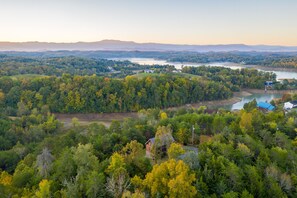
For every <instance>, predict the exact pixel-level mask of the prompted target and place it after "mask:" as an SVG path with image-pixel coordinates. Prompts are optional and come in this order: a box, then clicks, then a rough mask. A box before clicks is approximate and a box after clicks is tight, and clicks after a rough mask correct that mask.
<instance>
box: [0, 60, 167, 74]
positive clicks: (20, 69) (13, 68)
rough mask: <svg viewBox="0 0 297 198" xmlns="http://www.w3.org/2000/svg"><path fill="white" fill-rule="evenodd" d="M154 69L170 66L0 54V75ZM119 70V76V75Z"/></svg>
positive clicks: (98, 72)
mask: <svg viewBox="0 0 297 198" xmlns="http://www.w3.org/2000/svg"><path fill="white" fill-rule="evenodd" d="M145 69H156V70H159V71H160V70H161V71H162V70H164V71H166V70H168V69H172V66H169V65H168V66H163V65H162V66H160V65H152V66H150V65H138V64H135V63H131V62H129V61H116V60H108V59H94V58H87V57H79V56H62V57H43V56H38V57H25V56H10V55H7V54H3V55H0V76H14V75H24V74H38V75H46V76H62V74H63V73H67V74H70V75H82V76H84V75H88V76H90V75H93V74H96V75H101V76H107V75H108V74H110V76H111V77H123V76H126V75H131V74H133V71H139V70H142V71H143V70H145ZM121 73H122V75H121Z"/></svg>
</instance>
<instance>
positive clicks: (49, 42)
mask: <svg viewBox="0 0 297 198" xmlns="http://www.w3.org/2000/svg"><path fill="white" fill-rule="evenodd" d="M102 41H117V42H130V43H135V44H161V45H186V46H218V45H245V46H278V47H297V45H285V44H284V45H283V44H246V43H225V44H222V43H217V44H179V43H162V42H137V41H131V40H118V39H102V40H97V41H69V42H64V41H61V42H57V41H0V44H1V43H48V44H77V43H96V42H102Z"/></svg>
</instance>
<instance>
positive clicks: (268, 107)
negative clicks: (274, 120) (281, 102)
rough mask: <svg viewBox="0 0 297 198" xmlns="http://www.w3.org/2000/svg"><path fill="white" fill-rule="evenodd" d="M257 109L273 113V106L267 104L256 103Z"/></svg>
mask: <svg viewBox="0 0 297 198" xmlns="http://www.w3.org/2000/svg"><path fill="white" fill-rule="evenodd" d="M257 107H258V108H259V109H260V110H264V111H273V110H274V109H275V106H273V105H272V104H270V103H267V102H259V103H257Z"/></svg>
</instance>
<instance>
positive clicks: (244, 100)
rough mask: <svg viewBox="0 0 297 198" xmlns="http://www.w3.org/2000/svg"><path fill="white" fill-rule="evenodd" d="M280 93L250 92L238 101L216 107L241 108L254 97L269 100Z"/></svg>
mask: <svg viewBox="0 0 297 198" xmlns="http://www.w3.org/2000/svg"><path fill="white" fill-rule="evenodd" d="M281 97H282V94H268V93H265V94H252V95H250V96H244V97H242V99H241V101H240V102H237V103H235V104H233V105H224V106H217V107H222V108H225V109H228V110H240V109H242V108H243V105H244V104H245V103H248V102H250V101H252V100H254V99H256V101H257V102H268V103H269V102H270V101H271V100H273V99H274V98H281Z"/></svg>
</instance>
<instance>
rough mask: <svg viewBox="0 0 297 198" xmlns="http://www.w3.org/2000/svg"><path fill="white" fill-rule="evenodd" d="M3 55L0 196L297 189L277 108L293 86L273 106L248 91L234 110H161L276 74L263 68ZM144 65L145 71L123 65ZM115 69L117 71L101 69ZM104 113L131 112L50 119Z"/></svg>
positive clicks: (284, 121)
mask: <svg viewBox="0 0 297 198" xmlns="http://www.w3.org/2000/svg"><path fill="white" fill-rule="evenodd" d="M0 60H2V62H0V66H1V67H0V73H1V77H0V197H4V198H6V197H7V198H10V197H13V198H31V197H34V198H51V197H54V198H60V197H63V198H73V197H74V198H76V197H77V198H85V197H87V198H96V197H114V198H145V197H152V198H157V197H173V198H175V197H179V198H183V197H184V198H191V197H211V198H215V197H222V198H252V197H277V198H278V197H296V196H297V168H296V167H297V153H296V149H297V138H296V137H297V133H296V131H297V121H296V116H297V113H296V112H295V111H292V112H286V113H285V112H284V111H283V110H282V103H283V102H286V101H290V100H294V99H296V98H297V95H286V96H284V97H283V99H282V100H281V101H278V102H274V105H276V106H277V110H276V111H273V112H262V111H260V110H259V109H258V108H257V107H256V102H255V101H252V102H251V103H249V104H246V105H245V106H244V109H242V110H240V111H236V112H231V111H227V110H224V109H208V108H207V107H205V106H201V107H199V108H196V109H194V108H187V109H184V108H177V109H171V110H170V109H169V107H176V106H181V105H185V104H190V103H197V102H201V101H212V100H221V99H228V98H230V97H232V94H233V92H235V91H239V90H240V89H242V88H257V89H262V88H263V86H264V82H265V81H266V80H272V81H275V78H276V76H275V75H274V74H272V73H266V72H260V71H257V70H253V69H241V70H231V69H228V68H221V67H199V68H194V67H184V68H183V69H182V72H181V73H173V72H172V70H173V68H172V67H170V66H158V65H154V66H142V65H138V64H132V63H130V62H129V61H115V60H107V59H93V58H92V57H72V56H62V57H24V56H7V55H3V56H2V57H1V58H0ZM111 68H112V69H111ZM144 69H153V70H154V73H152V74H150V73H131V75H128V74H130V73H129V72H128V73H125V72H127V71H134V70H144ZM115 71H121V73H123V76H121V77H119V76H109V73H113V72H115ZM144 74H145V75H144ZM28 75H31V76H28ZM288 83H289V82H288ZM281 88H283V89H285V88H286V87H285V85H284V87H281ZM110 112H113V113H114V112H137V116H136V117H135V118H126V119H124V120H121V121H112V123H111V124H110V126H106V125H103V124H99V123H96V122H93V123H91V122H90V123H88V124H82V123H81V122H80V120H78V119H77V118H73V119H72V120H71V123H70V124H69V125H67V126H65V125H64V124H63V123H62V122H61V121H60V120H58V119H57V118H56V114H57V113H67V114H70V113H100V114H101V113H110ZM152 138H154V139H153V140H152ZM149 141H153V142H154V143H153V144H151V146H149V147H148V146H147V145H148V142H149Z"/></svg>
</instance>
